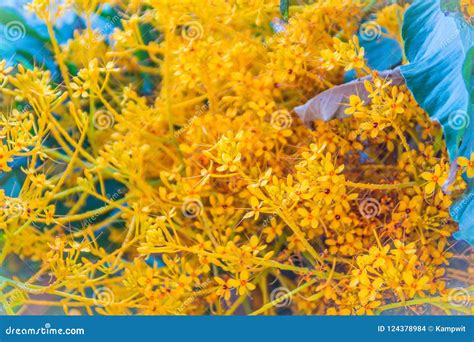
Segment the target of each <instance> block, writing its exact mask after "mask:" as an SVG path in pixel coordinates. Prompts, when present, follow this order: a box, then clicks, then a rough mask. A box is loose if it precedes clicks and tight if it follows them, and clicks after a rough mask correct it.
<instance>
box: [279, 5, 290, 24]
mask: <svg viewBox="0 0 474 342" xmlns="http://www.w3.org/2000/svg"><path fill="white" fill-rule="evenodd" d="M280 13H281V16H282V18H283V20H285V21H288V19H289V18H290V0H280Z"/></svg>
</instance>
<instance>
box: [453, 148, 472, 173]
mask: <svg viewBox="0 0 474 342" xmlns="http://www.w3.org/2000/svg"><path fill="white" fill-rule="evenodd" d="M457 162H458V165H459V166H461V167H463V168H464V169H465V170H466V173H467V177H469V178H473V177H474V152H471V157H470V159H467V158H466V157H459V158H458V160H457Z"/></svg>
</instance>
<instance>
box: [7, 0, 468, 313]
mask: <svg viewBox="0 0 474 342" xmlns="http://www.w3.org/2000/svg"><path fill="white" fill-rule="evenodd" d="M106 3H110V4H111V5H113V6H114V7H116V8H117V10H118V12H117V13H118V14H117V15H118V16H119V17H120V22H121V26H120V27H121V28H120V29H119V28H116V29H115V31H114V32H113V33H112V35H111V37H110V42H109V41H108V40H107V39H105V37H103V35H102V33H101V32H100V31H98V30H94V28H93V26H92V24H91V18H92V17H93V16H94V15H95V14H97V13H100V12H101V11H102V10H104V7H105V5H106ZM371 3H372V2H371V1H362V0H361V1H355V0H319V1H315V2H314V3H313V4H309V5H301V6H299V5H298V6H291V7H290V15H291V17H290V20H289V21H288V22H284V21H283V20H282V19H279V18H280V14H279V1H276V0H262V1H253V0H248V1H247V0H230V1H229V0H212V1H161V0H146V1H91V0H89V1H86V0H76V1H74V2H73V5H74V10H75V11H77V13H78V14H79V15H80V16H82V17H83V18H84V19H85V22H86V28H85V29H84V30H80V31H77V32H76V33H75V34H74V37H73V38H72V39H71V40H70V41H69V42H68V43H67V45H66V46H59V44H58V42H57V39H56V37H55V31H54V30H53V25H54V22H55V21H56V20H57V18H58V17H60V16H61V15H62V13H63V12H64V11H65V9H64V8H62V7H61V8H52V7H51V6H48V5H47V4H48V1H47V0H33V1H32V3H31V4H30V5H29V6H28V9H29V10H31V11H32V12H34V13H36V14H37V15H38V16H39V17H40V18H41V19H43V20H44V21H45V22H46V24H47V26H48V28H49V33H50V39H51V46H52V48H53V50H54V53H55V58H56V61H57V63H58V65H59V68H60V71H61V75H62V78H63V80H64V83H63V84H61V85H60V84H56V83H54V82H53V81H52V80H51V77H50V74H49V72H47V71H42V70H41V69H40V68H38V67H35V68H34V69H32V70H26V69H25V68H24V67H23V66H21V65H18V66H17V67H16V68H15V69H12V68H6V67H5V66H6V64H5V62H2V63H1V64H0V81H2V85H1V88H0V91H1V92H2V94H3V97H2V113H1V114H0V171H2V174H0V176H2V177H4V178H0V182H2V183H1V184H0V185H1V186H2V188H3V182H4V181H5V180H6V179H7V178H8V177H9V176H12V177H13V176H14V175H13V174H14V171H15V170H13V167H12V163H13V161H14V160H17V159H18V158H25V160H27V165H26V166H25V167H23V168H22V169H21V170H20V174H21V177H22V178H21V189H19V192H18V195H15V196H13V195H12V194H9V193H7V192H5V191H4V190H0V207H1V208H3V209H4V210H2V211H0V238H1V239H0V248H1V253H0V263H3V266H4V267H6V269H8V268H12V269H14V268H15V267H18V266H16V264H18V263H20V261H19V260H25V261H29V262H32V264H30V266H29V268H30V270H29V272H31V271H33V274H29V275H27V276H24V275H18V276H12V277H6V276H5V277H3V276H2V277H0V303H1V304H2V305H3V306H4V307H5V309H6V310H7V312H8V313H11V314H18V313H22V312H24V311H25V310H28V308H30V307H32V306H35V305H41V306H46V307H51V310H53V309H54V308H55V307H60V308H62V310H63V311H64V313H66V314H94V313H98V314H178V315H181V314H233V313H246V314H277V313H281V311H283V312H286V313H288V312H293V313H295V314H372V313H382V312H385V311H386V310H389V309H397V308H402V307H404V306H408V307H410V308H413V309H414V310H416V309H417V308H418V306H419V305H423V304H432V305H433V308H437V309H434V310H438V309H440V310H444V311H441V312H449V311H450V310H457V311H460V312H464V313H466V312H467V313H469V309H467V308H465V307H463V306H459V305H456V303H457V302H456V301H453V302H454V303H455V304H452V303H451V302H450V301H449V297H450V290H449V289H447V288H446V282H445V280H446V277H449V279H461V280H462V279H465V278H466V276H465V274H466V272H465V271H462V270H452V271H450V269H449V268H446V267H447V266H448V264H449V259H450V258H451V257H453V253H451V252H450V251H449V250H450V243H451V242H450V241H451V240H450V237H451V235H452V233H453V232H454V231H456V225H455V224H454V223H453V222H452V221H451V220H450V219H449V212H448V208H449V206H450V205H451V202H452V199H453V198H454V197H455V196H456V195H457V194H459V193H460V192H461V191H462V190H463V187H465V184H464V181H463V180H462V178H461V171H462V170H464V169H467V173H468V175H469V176H472V175H473V174H474V168H473V163H474V161H473V159H472V158H471V160H470V161H469V160H467V159H466V160H464V159H461V160H459V165H460V166H461V168H460V170H458V172H457V173H456V174H455V175H454V176H452V175H450V165H449V164H448V161H447V157H446V156H447V154H446V150H445V148H444V146H443V145H442V144H441V143H440V142H439V137H441V135H442V132H441V129H440V127H439V126H437V125H435V124H431V123H429V120H428V119H427V116H426V115H425V113H424V112H423V111H422V110H421V109H420V108H419V107H418V106H417V104H416V102H415V101H414V99H413V98H412V96H411V95H410V93H409V91H408V90H407V89H406V87H405V86H403V85H393V84H392V83H391V82H390V80H387V79H384V78H383V77H381V76H380V75H379V74H377V73H376V72H374V71H372V70H370V69H369V68H368V67H367V65H366V62H365V59H364V58H365V57H364V49H363V48H361V47H360V45H359V41H358V40H357V38H353V37H354V34H356V33H357V30H358V26H359V23H360V22H361V21H362V19H363V18H364V17H365V16H366V15H367V13H370V12H371V11H372V7H371V6H372V5H371ZM403 10H404V8H402V7H400V6H394V5H393V6H388V7H384V8H381V9H380V12H379V13H380V21H381V23H383V24H384V25H386V26H387V27H389V29H391V30H399V29H400V25H399V23H398V22H397V20H398V18H399V15H400V13H401V12H402V11H403ZM110 20H115V19H114V18H111V19H110ZM269 23H271V25H269ZM394 35H395V36H396V37H398V36H399V32H394ZM71 65H74V66H75V67H76V68H77V69H78V70H77V72H75V71H73V68H71V67H70V66H71ZM351 69H355V70H356V72H357V73H358V74H360V75H366V76H369V77H368V78H367V80H366V81H365V89H366V91H367V93H368V96H367V97H366V98H364V97H359V96H358V95H357V94H354V95H352V96H350V98H348V99H347V105H346V107H347V108H346V113H347V115H348V117H347V118H346V119H338V120H334V121H330V122H322V121H318V122H315V123H314V131H311V130H309V129H307V128H306V127H304V126H303V125H302V124H301V122H300V121H299V119H297V118H296V117H295V116H294V114H293V112H292V108H294V107H295V106H297V105H301V104H302V103H304V102H305V101H306V100H308V99H309V98H310V97H312V96H314V95H315V94H317V93H319V92H321V91H323V90H325V89H328V88H330V87H332V86H334V85H337V84H341V83H342V81H343V76H344V72H345V71H347V70H351ZM145 88H146V89H147V90H144V89H145ZM12 107H13V108H17V109H14V110H11V111H9V108H12ZM448 178H449V180H450V181H449V182H448V183H449V184H448V185H447V182H446V180H448ZM5 184H6V183H5ZM462 258H469V256H462ZM282 289H283V290H284V294H283V295H282V294H281V293H282V292H281V290H282ZM275 290H277V291H275ZM43 294H48V295H49V296H48V297H47V298H49V299H48V300H45V299H44V297H41V295H43ZM282 303H286V304H287V305H286V306H284V307H283V306H282Z"/></svg>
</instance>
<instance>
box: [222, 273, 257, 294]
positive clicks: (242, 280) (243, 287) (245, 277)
mask: <svg viewBox="0 0 474 342" xmlns="http://www.w3.org/2000/svg"><path fill="white" fill-rule="evenodd" d="M249 276H250V275H249V272H248V271H242V272H241V273H240V276H239V278H238V279H230V280H229V284H230V285H231V286H232V287H235V288H236V289H237V291H238V293H239V295H241V296H243V295H245V294H247V292H249V291H253V290H255V288H256V286H255V285H254V284H252V283H251V282H250V281H249Z"/></svg>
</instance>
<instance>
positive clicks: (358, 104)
mask: <svg viewBox="0 0 474 342" xmlns="http://www.w3.org/2000/svg"><path fill="white" fill-rule="evenodd" d="M365 110H366V108H365V106H364V101H362V100H361V98H360V97H359V96H357V95H351V96H349V104H348V108H346V110H345V111H344V113H346V114H349V115H352V114H356V113H363V112H364V111H365Z"/></svg>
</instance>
